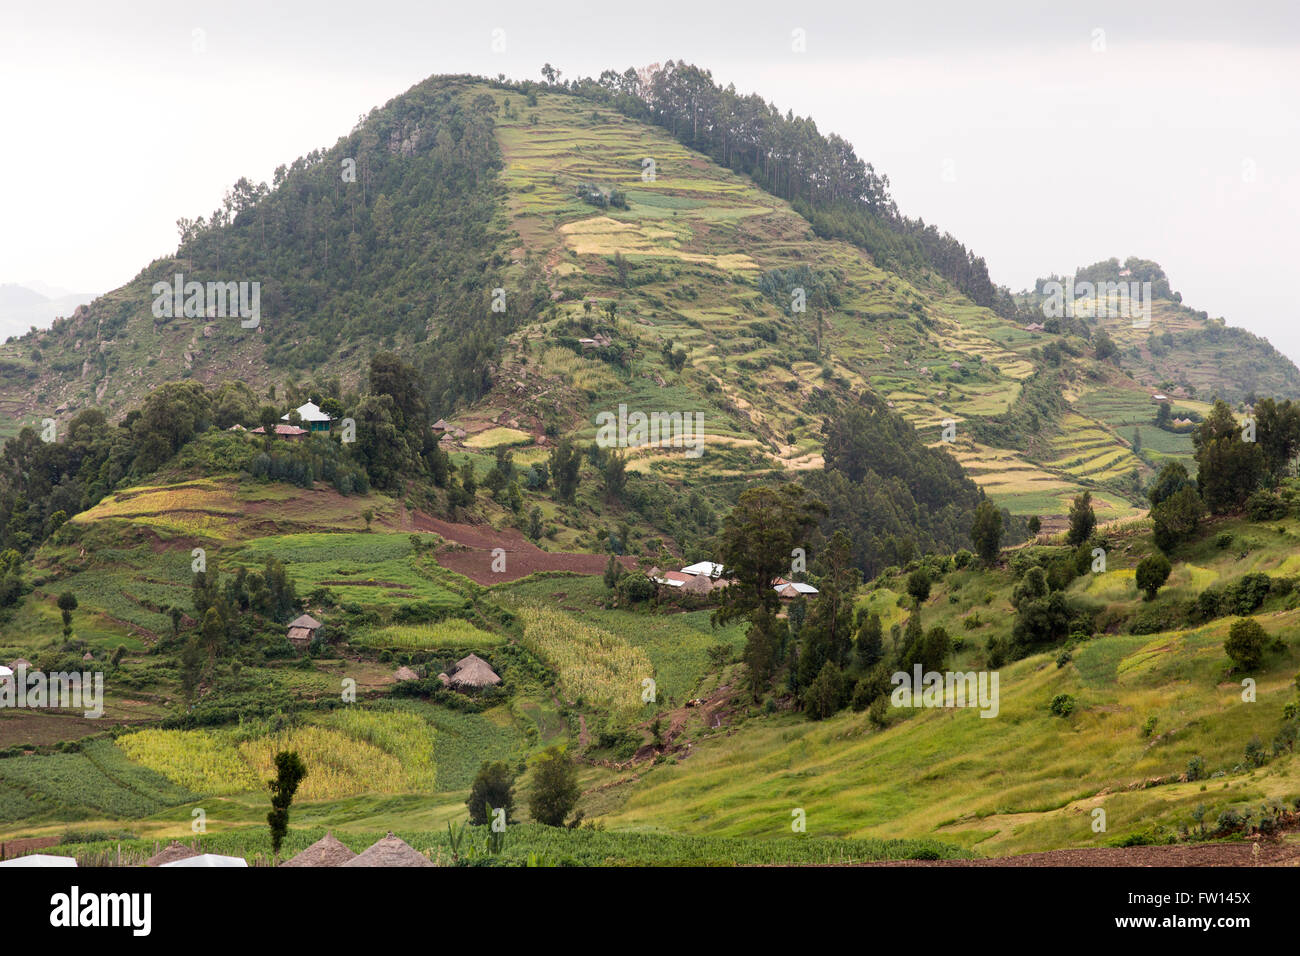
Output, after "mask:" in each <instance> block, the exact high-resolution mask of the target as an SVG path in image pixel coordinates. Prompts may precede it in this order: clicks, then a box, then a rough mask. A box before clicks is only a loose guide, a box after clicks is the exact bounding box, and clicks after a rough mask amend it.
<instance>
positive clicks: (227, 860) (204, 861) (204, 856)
mask: <svg viewBox="0 0 1300 956" xmlns="http://www.w3.org/2000/svg"><path fill="white" fill-rule="evenodd" d="M163 866H248V861H247V860H245V859H244V858H243V857H242V856H221V855H220V854H217V853H200V854H199V855H198V856H188V857H186V858H185V859H183V860H173V861H172V862H171V863H164V864H163ZM160 869H161V867H160Z"/></svg>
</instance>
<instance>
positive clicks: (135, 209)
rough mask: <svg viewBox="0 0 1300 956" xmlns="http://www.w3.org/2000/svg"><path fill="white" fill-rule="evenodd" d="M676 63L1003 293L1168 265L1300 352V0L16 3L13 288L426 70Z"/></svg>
mask: <svg viewBox="0 0 1300 956" xmlns="http://www.w3.org/2000/svg"><path fill="white" fill-rule="evenodd" d="M1039 7H1048V8H1050V9H1047V10H1041V9H1039ZM797 28H798V29H803V30H804V31H806V36H807V50H806V52H803V53H796V52H793V50H792V49H791V46H792V44H791V31H793V30H795V29H797ZM497 29H499V30H503V31H504V36H505V51H504V52H494V51H493V49H492V31H493V30H497ZM1098 29H1100V30H1102V31H1104V42H1105V51H1104V52H1093V49H1092V47H1093V45H1094V31H1095V30H1098ZM195 30H200V31H202V34H201V39H202V42H201V43H198V42H196V34H195V33H194V31H195ZM670 58H671V59H686V60H688V61H692V62H695V63H697V64H699V65H700V66H703V67H706V68H708V69H711V70H712V71H713V75H714V78H715V79H718V80H720V81H721V82H723V83H724V84H725V83H727V82H734V83H735V85H736V87H737V89H738V90H739V91H741V92H744V93H748V92H758V93H759V94H761V95H762V96H764V97H765V98H766V99H768V100H770V101H772V102H775V103H776V104H777V105H778V106H779V107H781V108H782V109H783V110H784V109H787V108H788V109H793V110H794V111H795V112H796V113H800V114H806V115H811V116H812V117H813V118H814V119H815V120H816V122H817V124H818V128H819V129H821V130H822V131H823V132H838V133H840V134H841V135H843V136H844V137H845V138H846V139H848V140H849V141H850V142H852V143H853V144H854V145H855V147H856V148H857V151H858V153H859V155H861V156H863V158H865V159H866V160H867V161H869V162H871V163H872V164H874V166H875V167H876V169H877V171H878V172H882V173H884V174H886V175H888V176H889V178H890V181H891V183H892V186H893V192H894V195H895V197H896V198H897V200H898V203H899V205H900V207H901V208H902V210H903V211H904V212H905V213H907V214H908V215H912V216H921V217H923V218H924V219H926V221H927V222H934V223H936V224H937V225H939V226H940V227H941V228H943V229H946V230H948V231H950V232H952V233H953V234H954V235H956V236H957V237H958V238H959V239H961V240H962V241H963V242H965V243H966V244H967V246H968V247H970V248H972V249H974V250H975V251H976V252H977V253H979V254H980V255H983V256H984V257H985V258H986V260H987V261H988V264H989V269H990V272H991V274H992V276H993V278H994V280H995V281H997V282H1001V283H1005V284H1007V285H1009V286H1011V287H1012V288H1013V289H1019V288H1022V287H1024V286H1027V285H1029V284H1030V283H1031V282H1032V281H1033V279H1034V278H1035V277H1036V276H1038V275H1043V274H1046V273H1048V272H1053V271H1055V272H1065V271H1069V270H1073V268H1074V267H1075V266H1077V265H1082V264H1086V263H1090V262H1094V261H1096V260H1098V259H1102V258H1107V257H1109V256H1118V257H1120V258H1123V257H1125V256H1128V255H1140V256H1142V257H1144V258H1151V259H1156V260H1157V261H1159V262H1160V263H1162V264H1163V265H1164V267H1165V269H1166V271H1167V272H1168V273H1169V275H1170V277H1171V280H1172V283H1173V286H1174V288H1176V289H1179V290H1180V291H1182V293H1183V295H1184V300H1185V301H1186V302H1187V303H1188V304H1189V305H1191V306H1193V307H1194V308H1199V309H1205V310H1207V311H1209V312H1210V314H1211V315H1223V316H1225V317H1226V318H1227V319H1228V321H1229V323H1230V324H1234V325H1242V326H1245V327H1247V328H1249V329H1251V330H1252V331H1254V332H1257V333H1259V334H1261V335H1264V336H1266V337H1268V338H1269V339H1270V340H1271V341H1272V342H1273V343H1274V344H1275V345H1276V346H1278V347H1279V348H1280V349H1282V350H1283V351H1285V352H1287V354H1289V355H1290V356H1291V357H1292V358H1293V359H1297V360H1300V322H1297V321H1296V319H1297V318H1300V314H1298V311H1297V307H1296V305H1295V302H1294V298H1293V296H1292V294H1291V288H1290V286H1291V277H1292V275H1294V274H1295V272H1296V268H1295V259H1296V254H1297V252H1298V251H1300V248H1298V247H1300V243H1298V242H1297V239H1296V236H1297V229H1296V223H1297V222H1298V221H1300V158H1298V157H1300V4H1296V3H1295V2H1294V0H1279V2H1276V3H1260V2H1234V3H1231V4H1228V3H1223V2H1219V3H1209V2H1203V0H1181V2H1174V0H1167V2H1166V0H1158V2H1147V3H1137V2H1135V0H1093V2H1089V3H1077V2H1073V0H1067V2H1064V3H1051V2H1050V0H1042V2H1039V0H1023V2H990V3H984V4H971V3H969V2H968V0H949V2H946V3H938V2H926V0H909V2H907V3H903V4H900V3H897V2H893V3H890V4H888V5H885V4H879V3H874V2H868V3H862V2H847V3H839V4H828V3H820V4H819V3H811V2H807V3H797V4H791V3H785V2H782V3H776V2H772V0H753V2H747V3H720V2H708V3H705V2H700V0H693V2H685V0H655V2H648V0H640V2H623V3H618V4H603V5H593V4H581V3H573V2H571V0H551V2H545V3H542V2H536V0H531V2H528V3H520V2H509V3H501V2H484V3H479V4H470V5H466V4H462V3H458V4H448V3H439V2H428V0H425V2H397V0H368V2H365V3H354V2H336V0H329V2H314V3H303V2H288V3H279V4H275V5H272V4H270V3H267V2H265V0H258V2H252V0H226V2H222V3H195V2H185V0H144V2H137V3H131V4H123V3H111V2H93V0H90V2H87V0H64V2H61V3H57V4H55V3H49V2H48V0H41V2H29V0H3V5H2V6H0V136H3V149H2V150H0V170H2V171H3V179H4V184H5V187H6V188H3V189H0V282H24V281H28V280H33V279H37V280H43V281H45V282H49V283H51V284H54V285H58V286H64V287H67V288H70V289H75V290H78V291H91V290H93V291H96V292H102V291H106V290H107V289H110V288H113V287H116V286H118V285H120V284H122V283H123V282H125V281H127V280H128V279H130V278H131V277H132V276H134V275H135V274H136V273H137V272H138V271H139V270H140V269H141V268H142V267H143V266H144V265H146V264H147V263H148V262H149V261H150V260H151V259H153V258H155V257H157V256H159V255H163V254H166V253H168V252H170V251H172V250H173V249H174V248H175V246H176V230H175V225H174V224H175V220H176V219H177V218H179V217H181V216H187V217H192V216H197V215H199V214H204V215H206V214H208V213H210V212H211V211H212V210H213V209H214V208H215V207H216V206H217V205H218V204H219V203H220V200H221V196H222V193H223V192H224V190H225V189H226V188H227V187H228V186H229V185H230V184H231V183H233V182H234V181H235V179H237V178H238V177H239V176H241V175H248V176H250V177H252V178H254V179H256V180H267V181H269V180H270V178H271V173H272V171H273V170H274V168H275V167H276V166H277V165H279V164H280V163H288V162H291V161H292V160H293V159H294V158H296V157H297V156H300V155H302V154H303V153H306V152H309V151H310V150H312V149H314V148H316V147H319V146H330V145H332V144H333V143H334V142H335V140H336V139H337V138H338V137H339V136H340V135H342V134H344V133H346V132H347V131H348V130H349V129H350V128H351V127H352V125H353V123H354V122H355V120H356V118H357V116H358V115H359V114H361V113H364V112H367V111H368V110H369V109H370V108H371V107H372V106H376V105H381V104H383V103H384V102H385V101H387V100H388V99H390V98H392V97H393V96H396V95H398V94H400V93H401V92H403V91H404V90H406V89H407V88H408V87H410V86H411V85H413V84H414V83H416V82H418V81H419V80H421V79H423V78H424V77H426V76H428V75H430V74H434V73H475V74H484V75H495V74H497V73H505V74H507V75H508V76H511V77H517V78H523V77H532V78H537V77H538V70H539V68H540V67H541V65H542V64H543V63H544V62H547V61H549V62H551V63H552V64H554V65H555V66H556V67H557V68H558V69H560V70H562V71H563V72H564V74H565V75H566V76H571V75H578V74H583V75H592V76H594V75H597V74H599V72H600V71H601V70H602V69H605V68H607V67H608V68H614V69H618V70H620V71H621V70H622V69H624V68H626V67H627V66H644V65H645V64H647V63H651V62H663V61H664V60H667V59H670ZM945 170H950V171H951V175H949V176H945V175H944V172H945Z"/></svg>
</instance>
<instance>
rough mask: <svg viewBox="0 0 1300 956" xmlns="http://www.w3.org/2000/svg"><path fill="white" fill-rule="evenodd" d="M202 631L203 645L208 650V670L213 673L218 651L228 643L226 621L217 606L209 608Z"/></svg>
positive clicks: (204, 617) (204, 616)
mask: <svg viewBox="0 0 1300 956" xmlns="http://www.w3.org/2000/svg"><path fill="white" fill-rule="evenodd" d="M200 633H201V634H202V635H203V647H204V648H205V649H206V650H207V652H208V671H209V673H211V671H212V669H213V667H214V666H215V665H216V661H217V652H218V651H220V650H221V649H222V648H223V647H224V646H225V643H226V622H225V621H223V620H222V619H221V615H220V613H218V611H217V609H216V608H215V607H210V608H208V610H207V612H206V613H205V614H204V615H203V623H202V625H201V627H200Z"/></svg>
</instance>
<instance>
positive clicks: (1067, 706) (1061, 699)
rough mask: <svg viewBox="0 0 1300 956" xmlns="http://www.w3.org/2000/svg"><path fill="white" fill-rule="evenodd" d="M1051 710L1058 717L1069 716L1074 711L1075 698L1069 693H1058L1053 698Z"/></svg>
mask: <svg viewBox="0 0 1300 956" xmlns="http://www.w3.org/2000/svg"><path fill="white" fill-rule="evenodd" d="M1051 711H1052V714H1053V715H1054V716H1057V717H1069V716H1070V715H1071V714H1072V713H1074V698H1073V697H1071V696H1070V695H1069V694H1057V695H1056V696H1055V697H1053V698H1052V705H1051Z"/></svg>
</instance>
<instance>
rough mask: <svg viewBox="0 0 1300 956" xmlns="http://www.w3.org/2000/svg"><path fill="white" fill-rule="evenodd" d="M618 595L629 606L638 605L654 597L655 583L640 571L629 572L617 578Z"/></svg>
mask: <svg viewBox="0 0 1300 956" xmlns="http://www.w3.org/2000/svg"><path fill="white" fill-rule="evenodd" d="M618 593H619V596H620V597H622V598H623V599H624V600H625V601H627V602H629V603H630V604H639V603H641V602H642V601H648V600H650V599H651V598H652V597H654V596H655V583H654V582H653V581H651V580H650V579H649V578H648V577H646V576H645V575H644V574H643V573H642V572H640V571H629V572H628V573H627V574H625V575H623V576H622V577H621V578H619V581H618Z"/></svg>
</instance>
